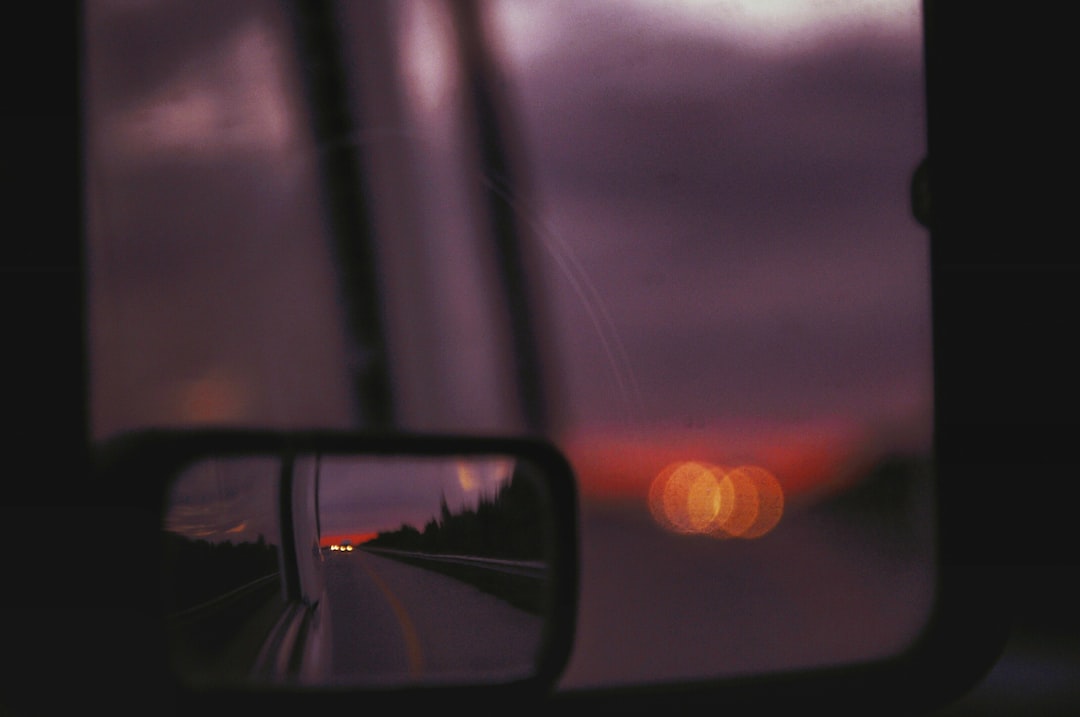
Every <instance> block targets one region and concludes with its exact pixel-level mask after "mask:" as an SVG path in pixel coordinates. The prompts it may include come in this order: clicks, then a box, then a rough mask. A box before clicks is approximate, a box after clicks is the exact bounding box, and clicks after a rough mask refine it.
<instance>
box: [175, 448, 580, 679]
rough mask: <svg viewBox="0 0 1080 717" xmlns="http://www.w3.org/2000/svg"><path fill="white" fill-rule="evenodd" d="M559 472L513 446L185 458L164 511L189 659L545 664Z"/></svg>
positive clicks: (304, 667) (205, 668)
mask: <svg viewBox="0 0 1080 717" xmlns="http://www.w3.org/2000/svg"><path fill="white" fill-rule="evenodd" d="M551 480H552V479H551V477H550V475H549V472H548V473H546V472H545V468H544V466H543V465H541V464H539V463H537V462H536V461H531V460H530V459H529V458H528V457H527V456H525V457H523V456H520V455H514V454H513V453H512V452H511V453H504V454H483V455H479V454H472V455H470V454H461V455H419V456H414V455H409V454H407V453H406V454H394V455H367V454H364V453H362V452H359V453H356V452H354V453H349V454H342V453H340V452H336V453H333V452H332V453H323V452H318V451H312V452H306V451H302V452H297V453H291V452H290V453H284V452H283V453H281V454H276V455H274V454H271V455H261V454H255V453H251V454H247V455H225V456H218V455H213V454H210V455H206V456H203V457H200V458H199V459H198V460H195V461H193V462H186V463H185V465H184V467H183V469H182V470H181V471H179V472H178V474H176V475H175V478H174V479H173V480H171V482H170V484H169V488H168V490H167V494H166V497H165V502H164V507H165V510H164V518H163V523H162V534H163V539H164V543H163V547H164V563H163V570H164V580H163V584H164V588H165V602H164V607H165V610H166V632H167V643H168V651H169V658H170V661H171V664H172V665H173V668H174V670H175V673H176V675H177V677H178V678H179V679H180V681H181V682H182V683H185V684H188V685H191V686H194V687H197V688H206V687H209V688H231V687H237V686H244V685H249V686H250V685H278V686H293V687H295V686H300V687H326V686H348V687H370V688H384V687H401V686H410V685H424V686H432V685H460V684H477V683H479V684H507V683H514V682H521V681H527V680H530V679H535V677H536V676H537V674H539V673H540V672H542V671H543V670H544V669H546V667H545V665H546V662H547V661H549V660H550V657H549V654H550V653H551V650H552V635H553V633H554V632H556V631H555V629H554V627H553V622H555V621H556V620H557V616H556V613H557V612H558V610H559V609H560V608H559V606H558V605H557V604H556V603H557V601H558V600H559V599H560V596H561V595H564V594H565V575H564V573H562V572H560V570H561V569H565V566H562V567H560V564H559V558H558V556H559V548H558V542H559V540H565V539H566V536H565V535H561V536H560V530H559V525H560V521H563V520H564V519H561V518H557V517H556V516H555V502H556V501H555V500H554V499H553V494H552V492H551V488H550V486H549V483H550V481H551ZM567 485H569V484H567ZM563 507H565V506H563Z"/></svg>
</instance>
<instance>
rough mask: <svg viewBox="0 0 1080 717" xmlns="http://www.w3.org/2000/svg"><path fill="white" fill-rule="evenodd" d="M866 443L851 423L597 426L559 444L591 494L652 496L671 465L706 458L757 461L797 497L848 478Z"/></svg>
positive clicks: (725, 462)
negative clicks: (756, 427)
mask: <svg viewBox="0 0 1080 717" xmlns="http://www.w3.org/2000/svg"><path fill="white" fill-rule="evenodd" d="M866 444H867V441H866V439H865V438H864V436H863V434H862V432H861V431H859V430H856V429H853V428H849V427H847V426H843V425H820V426H815V427H813V428H807V427H795V428H786V427H780V428H765V429H759V430H753V431H751V430H747V429H741V430H724V429H722V428H718V429H715V430H702V431H695V432H692V433H691V432H687V431H685V430H683V431H679V430H663V429H659V430H648V431H645V430H642V431H629V430H612V431H591V432H581V433H578V434H576V435H571V436H567V437H565V438H564V439H562V440H561V441H560V443H559V445H560V446H562V447H563V448H564V450H565V452H566V455H567V457H568V458H569V459H570V462H571V463H572V464H573V467H574V471H575V473H576V475H577V480H578V487H579V489H580V491H581V493H582V495H583V496H584V497H587V498H631V499H634V498H640V499H645V498H646V497H647V496H648V493H649V490H650V487H651V486H652V483H653V480H654V479H655V478H656V477H657V476H658V475H659V474H660V473H661V471H663V470H664V469H665V467H668V466H671V465H672V464H675V463H680V462H685V461H698V462H705V463H708V464H712V465H717V466H725V467H727V469H729V470H730V469H734V468H737V467H740V466H743V467H746V466H757V467H758V468H760V469H761V470H764V471H766V472H768V473H769V474H770V475H771V476H772V477H773V478H775V481H776V483H777V485H778V487H779V489H780V491H781V492H782V494H783V495H785V496H786V497H787V498H788V499H795V500H798V499H800V498H804V497H807V496H810V495H812V494H814V493H816V492H818V491H821V490H825V489H828V488H829V486H830V485H832V484H833V483H834V482H836V481H838V480H842V478H843V474H844V473H845V467H846V466H847V465H849V464H850V463H851V462H852V461H853V460H857V459H858V458H859V456H860V454H861V453H863V452H864V450H865V446H866ZM680 480H681V479H680ZM752 480H753V479H752ZM732 488H733V489H734V486H732ZM724 490H726V489H724Z"/></svg>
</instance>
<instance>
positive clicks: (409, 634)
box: [357, 555, 424, 677]
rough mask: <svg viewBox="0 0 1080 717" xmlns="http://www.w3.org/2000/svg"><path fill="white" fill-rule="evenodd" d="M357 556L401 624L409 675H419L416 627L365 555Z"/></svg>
mask: <svg viewBox="0 0 1080 717" xmlns="http://www.w3.org/2000/svg"><path fill="white" fill-rule="evenodd" d="M357 557H360V558H361V559H360V567H362V568H363V569H364V572H366V573H367V574H368V577H370V578H371V580H372V581H373V582H374V583H375V585H376V586H377V587H378V588H379V590H381V591H382V594H383V597H385V598H386V601H387V602H388V603H390V609H391V610H393V611H394V616H395V617H397V621H398V624H399V625H400V626H401V633H402V637H403V638H404V639H405V650H406V652H408V654H409V676H410V677H419V676H420V675H422V674H423V673H424V653H423V652H422V651H421V649H420V638H419V637H418V636H417V634H416V627H415V626H414V625H413V622H412V618H410V617H409V613H408V612H407V611H406V610H405V606H404V605H402V604H401V601H400V600H398V597H397V595H395V594H394V592H393V591H392V590H391V589H390V586H388V585H387V584H386V583H385V582H384V581H383V579H382V577H380V576H379V574H378V573H377V572H375V568H373V567H371V565H369V564H368V558H367V556H366V555H364V556H362V557H361V556H357Z"/></svg>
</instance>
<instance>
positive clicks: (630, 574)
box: [489, 0, 934, 687]
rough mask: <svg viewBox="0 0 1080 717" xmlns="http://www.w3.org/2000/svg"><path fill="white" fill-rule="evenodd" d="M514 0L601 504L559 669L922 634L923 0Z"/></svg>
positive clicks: (520, 64) (505, 3)
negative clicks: (916, 182)
mask: <svg viewBox="0 0 1080 717" xmlns="http://www.w3.org/2000/svg"><path fill="white" fill-rule="evenodd" d="M489 9H490V11H491V13H490V15H489V21H490V22H491V24H492V26H493V27H494V28H496V29H495V30H494V34H495V36H496V37H497V40H498V50H499V52H500V57H501V60H502V69H503V73H504V77H505V79H506V83H507V85H508V87H509V89H510V91H511V92H512V93H513V95H514V98H515V99H516V101H517V105H516V109H517V114H518V117H519V121H520V125H521V127H520V130H521V133H522V135H523V140H524V145H525V148H526V150H527V154H528V157H529V158H530V160H531V165H530V169H531V170H532V171H531V180H532V190H533V191H532V192H531V193H530V195H529V196H528V197H524V198H522V201H521V206H522V208H523V211H526V212H528V219H529V222H530V224H531V226H532V227H533V229H534V239H535V240H536V241H537V243H538V244H539V246H540V250H539V251H538V255H540V256H543V257H545V259H544V261H545V264H544V265H543V266H542V267H541V269H542V272H543V276H544V277H545V282H546V288H547V291H546V292H545V295H546V296H547V297H549V299H550V302H551V304H550V310H551V314H552V325H553V333H554V337H555V343H554V348H555V352H556V354H557V357H558V360H557V361H556V365H557V366H558V367H559V369H560V376H559V377H560V379H561V385H560V386H559V387H558V388H559V394H558V405H559V407H560V413H561V417H562V424H561V426H560V428H559V438H560V444H561V445H562V446H563V447H564V448H565V449H566V450H567V451H568V452H569V454H570V457H571V459H572V461H573V463H574V465H575V468H576V470H577V472H578V477H579V482H580V486H581V490H582V492H583V499H584V500H583V502H584V506H583V509H584V519H583V532H584V535H583V543H582V547H583V561H584V564H583V570H582V576H583V578H582V579H583V591H582V604H581V616H580V629H579V633H578V637H577V641H576V643H575V653H574V657H573V659H572V662H571V665H570V669H569V671H568V673H567V674H566V676H565V678H564V682H563V684H564V686H567V687H570V686H573V687H578V686H590V685H596V684H605V683H608V682H634V681H642V680H644V681H651V680H664V679H686V678H691V677H707V676H715V675H727V674H741V673H748V672H757V671H759V670H776V669H791V668H800V667H808V666H814V665H822V664H833V663H840V662H845V661H849V660H862V659H867V658H873V657H881V656H885V655H888V654H891V653H893V652H895V651H897V650H898V649H900V648H902V647H903V646H904V645H906V644H908V643H909V642H910V641H911V640H912V639H913V638H914V637H915V636H916V635H917V634H918V632H919V630H920V629H921V628H922V626H923V625H924V622H925V620H926V618H927V616H928V611H929V609H930V604H931V600H932V593H933V584H934V582H933V581H934V574H933V562H932V560H931V555H932V535H931V529H930V526H931V522H930V520H929V509H930V497H931V493H930V487H931V484H930V482H929V475H928V468H929V451H930V446H931V435H932V384H931V333H930V308H929V297H930V291H929V256H928V243H927V239H928V237H927V233H926V232H925V230H924V229H923V228H922V227H920V226H919V225H918V224H917V223H916V221H915V220H914V219H913V217H912V215H911V212H910V209H909V207H910V204H909V186H910V180H911V176H912V172H913V170H914V169H915V167H916V166H917V165H918V163H919V161H920V160H921V158H922V157H923V155H924V152H925V140H924V124H923V123H924V106H923V84H922V65H921V53H922V45H921V25H920V23H921V18H920V14H919V9H918V3H916V2H911V1H910V0H898V1H897V2H885V3H880V2H872V3H871V2H841V3H805V2H798V1H794V0H793V1H792V2H771V3H757V2H737V1H735V0H729V1H723V0H721V1H718V2H697V1H692V0H673V1H668V2H659V1H657V2H650V1H646V0H635V1H632V2H631V1H626V2H589V3H578V2H572V1H567V2H558V1H549V2H542V3H535V2H525V1H518V0H498V1H497V2H494V3H492V4H491V6H490V8H489ZM684 462H685V463H684ZM740 466H744V467H746V468H743V469H742V470H741V471H734V469H736V468H739V467H740ZM750 467H752V468H750ZM665 469H666V470H665ZM764 474H768V475H769V476H771V477H774V478H775V480H776V484H778V486H779V490H780V491H782V495H779V494H778V493H777V490H778V489H777V487H776V484H773V483H771V478H770V479H768V480H769V481H770V482H769V484H768V487H767V488H765V489H761V490H758V491H757V492H758V493H759V494H760V496H762V499H761V500H759V501H758V502H757V506H756V507H757V508H758V509H760V510H761V511H764V513H763V515H762V516H758V518H754V517H753V516H750V515H748V514H747V513H748V512H752V511H753V507H744V506H747V505H750V506H753V505H754V504H755V502H754V501H753V500H752V499H743V498H740V495H741V492H748V493H749V494H750V495H753V494H754V492H755V491H754V489H750V488H746V487H745V486H746V484H749V483H754V481H755V480H756V481H759V483H758V485H759V486H760V485H764V484H763V483H760V481H762V480H765V479H762V478H760V476H761V475H764ZM749 475H755V476H758V477H756V478H754V479H750V478H748V477H747V476H749ZM650 490H651V491H652V495H651V499H650ZM762 490H764V492H762ZM762 500H766V502H770V505H771V507H768V508H766V507H765V506H764V503H763V502H762ZM765 513H769V514H770V516H771V517H769V518H768V521H766V522H762V521H764V520H765V517H766V516H765ZM755 520H756V521H757V522H755ZM733 535H734V536H736V537H733Z"/></svg>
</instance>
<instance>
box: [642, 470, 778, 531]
mask: <svg viewBox="0 0 1080 717" xmlns="http://www.w3.org/2000/svg"><path fill="white" fill-rule="evenodd" d="M648 501H649V510H650V511H651V512H652V515H653V518H654V519H655V520H656V522H657V523H658V524H659V525H660V526H661V527H663V528H665V529H666V530H670V531H671V532H674V533H683V534H700V535H708V536H711V537H714V538H745V539H752V538H760V537H761V536H763V535H765V534H767V533H768V532H770V531H771V530H772V529H773V528H775V527H776V525H777V523H779V522H780V517H781V515H782V514H783V509H784V492H783V489H782V488H781V487H780V483H779V481H777V480H776V477H775V476H773V475H772V473H770V472H769V471H767V470H765V469H764V468H761V467H760V466H739V467H737V468H733V469H727V468H724V467H722V466H718V465H715V464H712V463H705V462H700V461H679V462H677V463H671V464H669V465H667V466H666V467H665V468H664V469H663V470H661V471H660V472H659V473H658V474H657V476H656V478H655V479H653V482H652V484H651V485H650V487H649V498H648Z"/></svg>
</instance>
